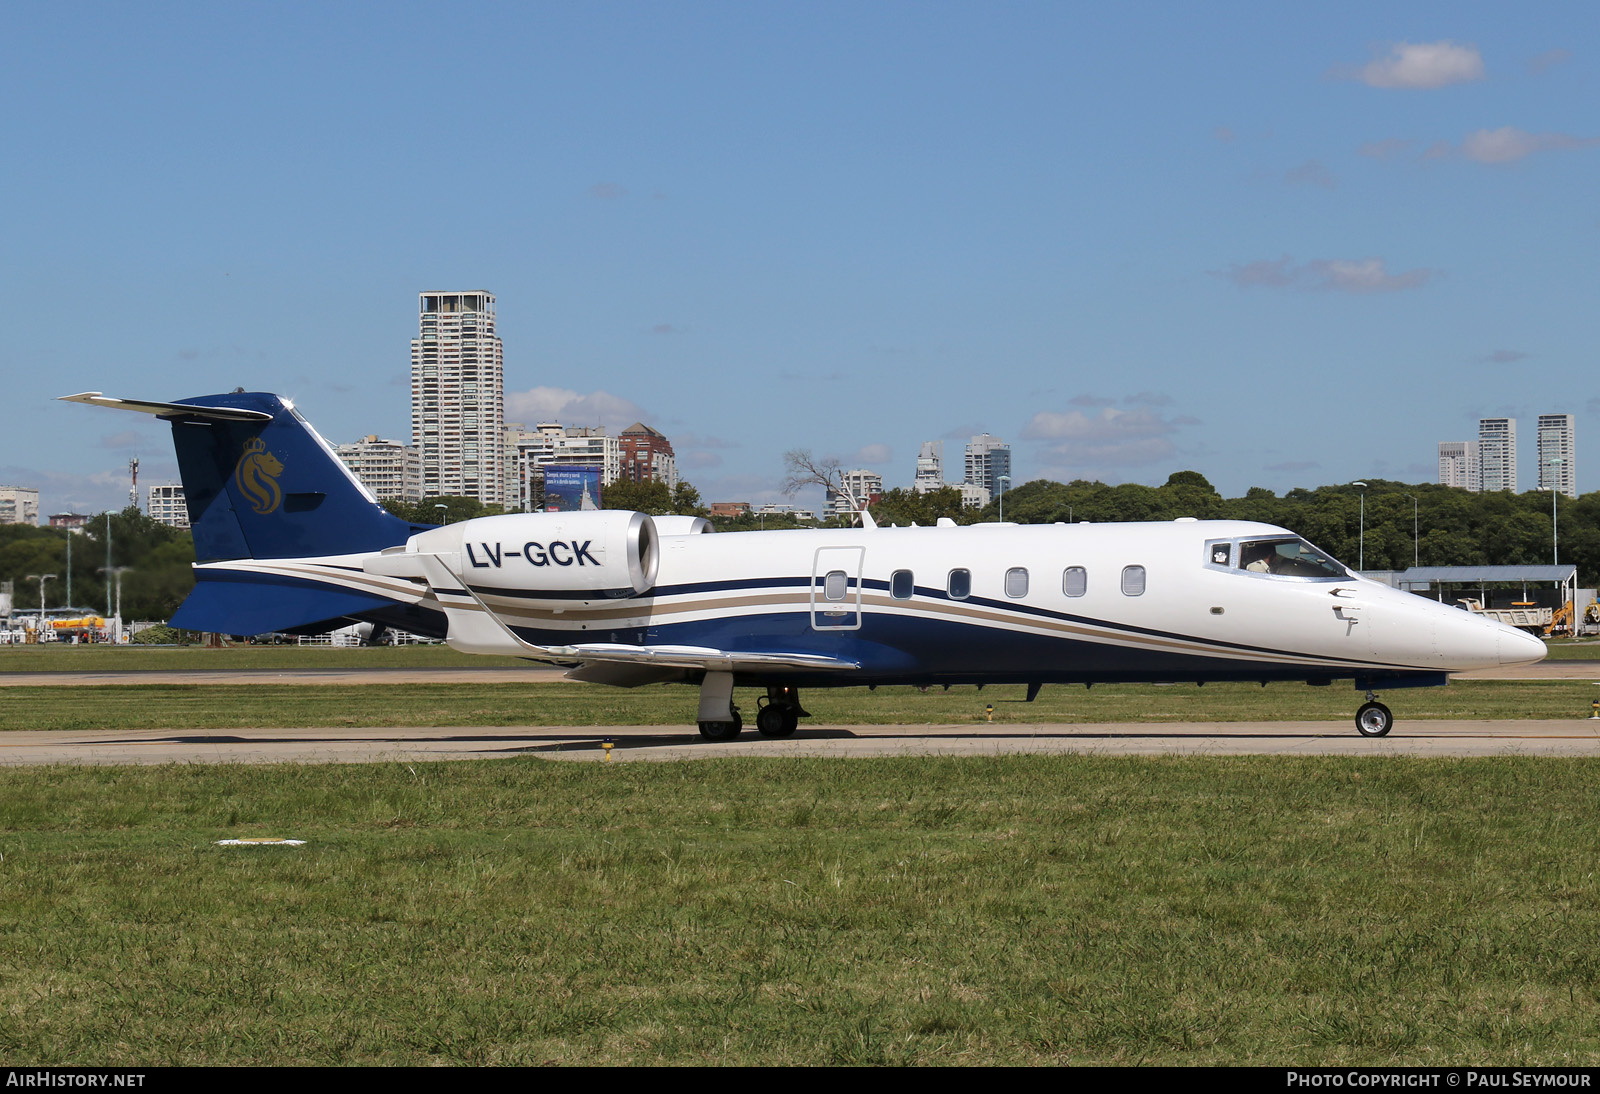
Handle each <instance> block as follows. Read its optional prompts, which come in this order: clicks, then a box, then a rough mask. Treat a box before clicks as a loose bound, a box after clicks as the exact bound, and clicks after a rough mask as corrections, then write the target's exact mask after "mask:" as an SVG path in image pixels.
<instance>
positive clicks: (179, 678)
mask: <svg viewBox="0 0 1600 1094" xmlns="http://www.w3.org/2000/svg"><path fill="white" fill-rule="evenodd" d="M565 676H566V670H565V669H559V668H545V667H542V666H534V665H530V666H529V667H527V668H510V669H506V668H494V669H480V668H460V669H413V668H401V669H284V670H281V671H279V670H273V669H246V670H242V671H236V670H232V669H195V670H187V671H183V672H164V671H161V670H159V669H157V670H153V671H137V672H0V688H3V687H35V688H37V687H86V686H93V685H102V686H111V687H116V686H125V685H129V684H163V685H168V684H210V685H214V686H215V685H226V684H308V685H309V684H319V685H323V686H327V685H330V684H348V685H388V684H548V683H553V682H555V681H558V680H561V679H564V678H565ZM1455 679H1457V680H1593V681H1596V682H1600V661H1541V662H1540V663H1539V664H1537V665H1524V666H1522V667H1520V668H1509V669H1480V670H1478V671H1477V672H1462V673H1457V674H1456V676H1455Z"/></svg>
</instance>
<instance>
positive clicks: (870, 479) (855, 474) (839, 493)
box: [828, 467, 883, 516]
mask: <svg viewBox="0 0 1600 1094" xmlns="http://www.w3.org/2000/svg"><path fill="white" fill-rule="evenodd" d="M839 482H840V485H841V486H842V489H836V488H834V487H829V488H828V508H829V509H830V510H832V511H833V513H834V514H835V515H836V516H850V515H852V514H854V513H856V512H857V511H859V510H861V509H865V508H867V507H868V506H870V505H872V504H873V503H874V502H876V501H878V500H879V499H881V498H882V497H883V476H882V475H880V474H878V473H877V472H876V471H868V470H867V469H866V468H864V467H858V468H856V469H855V470H854V471H841V472H840V473H839Z"/></svg>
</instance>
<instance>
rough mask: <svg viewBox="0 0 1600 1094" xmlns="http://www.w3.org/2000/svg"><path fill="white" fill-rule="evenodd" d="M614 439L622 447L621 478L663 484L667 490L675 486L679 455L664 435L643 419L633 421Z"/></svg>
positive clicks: (676, 483)
mask: <svg viewBox="0 0 1600 1094" xmlns="http://www.w3.org/2000/svg"><path fill="white" fill-rule="evenodd" d="M617 441H618V444H619V445H620V447H621V449H622V469H621V473H620V476H619V477H620V478H624V479H628V480H630V481H632V482H661V483H666V485H667V489H668V490H676V489H677V488H678V458H677V456H676V455H675V454H674V453H673V451H672V442H671V441H669V440H667V437H666V434H664V433H662V432H661V431H660V430H659V429H652V428H651V427H650V426H647V425H645V424H644V423H643V422H634V423H633V424H632V425H630V426H629V427H628V428H627V429H624V430H623V431H622V433H621V435H620V436H619V437H618V438H617Z"/></svg>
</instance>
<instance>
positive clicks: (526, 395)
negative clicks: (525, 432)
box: [506, 387, 650, 431]
mask: <svg viewBox="0 0 1600 1094" xmlns="http://www.w3.org/2000/svg"><path fill="white" fill-rule="evenodd" d="M649 417H650V415H649V412H648V411H646V410H645V409H644V408H643V407H641V406H640V405H639V404H638V403H635V402H633V401H632V400H629V399H624V398H623V397H622V396H620V395H613V394H611V393H610V392H609V391H591V392H589V393H588V394H587V395H585V394H581V393H579V392H576V391H570V390H568V389H567V388H562V387H536V388H530V389H528V390H527V391H508V392H506V420H507V421H509V422H521V423H523V424H524V425H526V426H529V427H532V426H534V425H537V424H538V423H539V422H560V423H561V424H562V425H573V426H578V425H603V426H605V427H606V428H607V429H610V430H612V431H620V430H623V429H627V428H628V427H629V426H630V425H632V424H633V423H634V422H642V421H645V420H647V419H648V418H649Z"/></svg>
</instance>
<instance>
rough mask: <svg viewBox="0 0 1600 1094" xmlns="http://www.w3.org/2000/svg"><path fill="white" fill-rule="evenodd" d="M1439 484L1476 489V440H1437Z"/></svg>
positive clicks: (1462, 488) (1461, 488)
mask: <svg viewBox="0 0 1600 1094" xmlns="http://www.w3.org/2000/svg"><path fill="white" fill-rule="evenodd" d="M1439 485H1440V486H1454V487H1456V488H1457V489H1460V490H1471V491H1473V492H1474V493H1476V492H1477V490H1478V485H1479V483H1478V442H1477V441H1440V442H1439Z"/></svg>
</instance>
